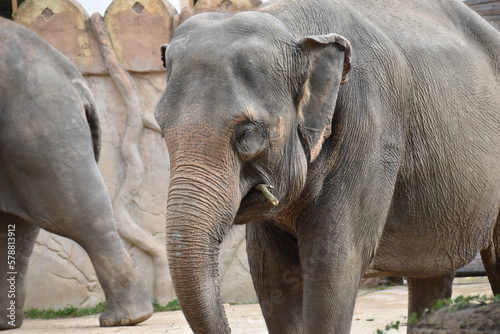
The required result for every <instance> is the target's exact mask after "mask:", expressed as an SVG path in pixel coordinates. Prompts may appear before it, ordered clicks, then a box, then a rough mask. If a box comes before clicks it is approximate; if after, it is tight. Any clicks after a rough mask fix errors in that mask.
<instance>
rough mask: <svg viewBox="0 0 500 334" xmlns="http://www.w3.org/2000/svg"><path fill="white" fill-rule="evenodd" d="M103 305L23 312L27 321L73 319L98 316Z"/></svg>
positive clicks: (102, 309)
mask: <svg viewBox="0 0 500 334" xmlns="http://www.w3.org/2000/svg"><path fill="white" fill-rule="evenodd" d="M104 306H105V303H104V302H101V303H99V304H97V305H96V306H94V307H89V308H82V309H78V308H76V307H73V306H68V307H65V308H63V309H60V310H39V309H30V310H27V311H25V312H24V316H25V317H26V318H27V319H55V318H74V317H83V316H86V315H92V314H98V313H101V312H103V311H104Z"/></svg>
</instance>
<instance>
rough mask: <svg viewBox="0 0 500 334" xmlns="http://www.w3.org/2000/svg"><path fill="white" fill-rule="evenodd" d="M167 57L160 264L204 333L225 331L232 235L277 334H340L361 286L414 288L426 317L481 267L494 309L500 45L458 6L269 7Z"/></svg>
mask: <svg viewBox="0 0 500 334" xmlns="http://www.w3.org/2000/svg"><path fill="white" fill-rule="evenodd" d="M163 49H164V51H165V53H164V61H165V66H166V69H167V87H166V90H165V92H164V94H163V96H162V98H161V99H160V101H159V103H158V105H157V109H156V113H155V115H156V119H157V121H158V123H159V124H160V126H161V128H162V131H163V134H164V136H165V142H166V145H167V148H168V150H169V154H170V160H171V181H170V190H169V196H168V206H167V240H168V242H167V249H168V257H169V265H170V270H171V274H172V278H173V282H174V287H175V291H176V293H177V296H178V298H179V301H180V304H181V306H182V309H183V311H184V314H185V316H186V318H187V320H188V322H189V324H190V325H191V328H192V329H193V331H194V332H196V333H228V332H229V331H230V330H229V325H228V322H227V320H226V317H225V313H224V308H223V306H222V302H221V296H220V290H219V286H218V279H217V278H218V273H217V254H218V251H219V244H220V243H221V241H222V239H223V238H224V235H225V234H226V233H227V232H228V230H229V229H230V228H231V226H232V225H233V224H246V227H247V251H248V258H249V263H250V269H251V275H252V278H253V282H254V286H255V289H256V292H257V295H258V298H259V302H260V304H261V308H262V311H263V314H264V317H265V319H266V323H267V327H268V329H269V332H270V333H348V332H349V330H350V326H351V321H352V314H353V308H354V304H355V300H356V294H357V291H358V286H359V282H360V279H361V277H362V276H363V275H364V274H365V273H366V274H367V275H368V276H407V277H408V287H409V301H410V302H409V312H410V313H413V312H417V313H418V314H422V312H423V310H424V309H425V308H428V307H431V306H432V305H433V303H434V302H435V301H436V300H437V299H440V298H448V297H450V294H451V283H452V280H453V277H454V273H455V270H457V269H458V268H460V267H462V266H464V265H465V264H467V263H468V262H469V261H470V260H472V259H473V258H474V256H475V255H476V254H477V252H478V251H480V252H481V255H482V258H483V261H484V265H485V268H486V271H487V274H488V277H489V279H490V282H491V286H492V288H493V292H494V293H496V294H497V293H500V261H499V257H500V247H499V243H500V233H499V232H500V225H499V224H498V223H497V219H498V216H499V209H500V34H499V33H498V32H497V31H496V30H495V29H494V28H492V27H491V26H490V25H489V24H488V23H487V22H486V21H484V20H483V19H482V18H481V17H480V16H479V15H477V14H476V13H474V12H473V11H472V10H470V9H469V8H468V7H467V6H465V5H464V4H463V3H461V1H458V0H442V1H435V0H425V1H423V0H422V1H414V0H405V1H401V0H384V1H377V0H363V1H361V0H351V1H347V0H342V1H341V0H338V1H336V0H330V1H327V0H317V1H306V0H289V1H275V2H269V3H266V4H265V5H264V6H262V7H261V8H259V10H257V11H255V12H243V13H239V14H235V15H227V14H220V13H207V14H200V15H196V16H194V17H192V18H190V19H188V20H186V21H185V22H184V23H183V24H182V25H180V26H179V28H178V29H177V30H176V32H175V34H174V36H173V39H172V41H171V43H170V45H169V46H163ZM270 186H274V189H271V188H270ZM268 199H269V200H268Z"/></svg>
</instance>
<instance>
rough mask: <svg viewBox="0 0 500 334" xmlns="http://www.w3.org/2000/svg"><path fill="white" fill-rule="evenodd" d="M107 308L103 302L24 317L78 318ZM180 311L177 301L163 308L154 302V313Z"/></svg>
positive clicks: (27, 314)
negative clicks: (91, 305)
mask: <svg viewBox="0 0 500 334" xmlns="http://www.w3.org/2000/svg"><path fill="white" fill-rule="evenodd" d="M105 306H106V304H105V303H104V302H101V303H99V304H97V305H96V306H94V307H88V308H82V309H79V308H76V307H73V306H68V307H65V308H63V309H59V310H39V309H30V310H27V311H25V312H24V316H25V317H26V319H56V318H76V317H84V316H86V315H93V314H99V313H102V312H103V311H104V307H105ZM180 309H181V307H180V305H179V301H178V300H177V299H174V300H172V301H171V302H169V303H168V304H167V305H165V306H161V305H160V304H158V303H156V302H153V310H154V312H167V311H178V310H180Z"/></svg>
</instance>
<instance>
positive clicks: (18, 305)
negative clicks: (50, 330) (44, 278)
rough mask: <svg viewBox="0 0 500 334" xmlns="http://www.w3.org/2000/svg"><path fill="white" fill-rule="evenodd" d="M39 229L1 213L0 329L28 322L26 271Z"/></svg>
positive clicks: (17, 218) (15, 217) (15, 326)
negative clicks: (25, 301)
mask: <svg viewBox="0 0 500 334" xmlns="http://www.w3.org/2000/svg"><path fill="white" fill-rule="evenodd" d="M39 230H40V229H39V228H38V227H35V226H33V225H31V224H29V223H28V222H26V221H24V220H23V219H21V218H19V217H17V216H14V215H10V214H7V213H4V212H0V281H1V282H2V283H1V284H0V310H1V311H0V330H5V329H12V328H17V327H19V326H21V325H22V323H23V320H24V311H23V308H24V299H25V288H26V282H25V277H26V271H27V269H28V262H29V257H30V255H31V253H32V251H33V246H34V244H35V240H36V237H37V235H38V232H39Z"/></svg>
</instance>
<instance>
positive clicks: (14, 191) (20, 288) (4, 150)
mask: <svg viewBox="0 0 500 334" xmlns="http://www.w3.org/2000/svg"><path fill="white" fill-rule="evenodd" d="M0 77H1V80H0V92H1V93H0V223H1V224H0V226H1V229H2V230H1V232H0V280H1V281H2V284H1V285H0V310H1V311H0V329H12V328H15V327H19V326H21V324H22V322H23V304H24V296H25V292H24V289H25V282H24V279H25V274H26V269H27V266H28V260H29V256H30V255H31V252H32V250H33V245H34V242H35V239H36V236H37V234H38V231H39V229H40V228H43V229H45V230H47V231H50V232H53V233H57V234H59V235H61V236H64V237H67V238H70V239H73V240H74V241H76V242H78V243H79V244H80V245H81V246H82V247H83V248H84V249H85V250H86V251H87V253H88V254H89V257H90V259H91V261H92V264H93V265H94V268H95V270H96V273H97V277H98V279H99V282H100V283H101V286H102V288H103V290H104V294H105V297H106V309H105V311H104V312H103V314H102V315H101V318H100V322H101V326H117V325H133V324H136V323H139V322H141V321H144V320H145V319H147V318H149V317H150V316H151V314H152V304H151V301H150V300H149V296H148V292H147V291H148V290H147V282H146V280H145V277H144V276H143V275H142V273H141V272H140V271H139V269H138V268H137V267H136V265H135V264H134V262H133V261H132V259H131V258H130V256H129V255H128V253H127V252H126V249H125V246H124V245H123V242H122V241H121V239H120V237H119V236H118V233H117V230H116V226H115V221H114V218H113V212H112V207H111V201H110V198H109V195H108V193H107V190H106V187H105V184H104V181H103V179H102V176H101V174H100V172H99V169H98V167H97V163H96V159H97V158H98V156H99V145H100V128H99V120H98V115H97V109H96V105H95V101H94V99H93V97H92V95H91V93H90V90H89V89H88V88H87V86H86V84H85V81H84V79H83V77H82V76H81V75H80V73H79V72H78V70H77V69H76V67H75V66H74V65H73V64H71V63H70V62H69V60H67V59H66V58H65V57H64V56H63V55H62V54H61V53H59V52H58V51H57V50H56V49H54V48H53V47H51V46H50V45H49V44H47V43H46V42H44V41H43V40H42V39H41V38H40V37H39V36H38V35H36V34H35V33H33V32H31V31H29V30H28V29H26V28H24V27H22V26H20V25H18V24H15V23H13V22H11V21H8V20H5V19H1V18H0ZM5 282H8V284H5Z"/></svg>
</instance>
